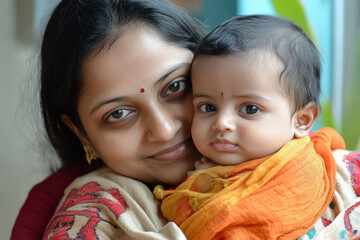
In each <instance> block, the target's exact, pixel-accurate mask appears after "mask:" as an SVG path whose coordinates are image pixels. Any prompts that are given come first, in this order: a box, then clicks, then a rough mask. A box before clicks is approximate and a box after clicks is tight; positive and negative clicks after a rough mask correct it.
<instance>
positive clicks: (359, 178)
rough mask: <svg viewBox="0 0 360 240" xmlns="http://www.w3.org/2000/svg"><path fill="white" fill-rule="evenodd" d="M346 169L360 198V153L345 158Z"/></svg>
mask: <svg viewBox="0 0 360 240" xmlns="http://www.w3.org/2000/svg"><path fill="white" fill-rule="evenodd" d="M345 163H346V167H347V169H348V170H349V172H350V175H351V183H352V186H353V189H354V191H355V193H356V195H358V196H360V152H353V153H350V154H348V155H346V156H345Z"/></svg>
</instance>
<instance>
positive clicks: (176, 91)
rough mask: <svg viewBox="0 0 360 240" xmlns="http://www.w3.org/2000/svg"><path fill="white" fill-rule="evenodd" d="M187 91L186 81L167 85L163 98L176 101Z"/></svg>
mask: <svg viewBox="0 0 360 240" xmlns="http://www.w3.org/2000/svg"><path fill="white" fill-rule="evenodd" d="M187 89H188V82H187V81H184V80H183V81H177V82H173V83H172V84H171V85H169V86H168V87H167V89H166V91H165V93H164V97H166V98H170V100H172V99H178V98H179V97H181V96H182V95H183V94H185V93H186V92H187V91H186V90H187Z"/></svg>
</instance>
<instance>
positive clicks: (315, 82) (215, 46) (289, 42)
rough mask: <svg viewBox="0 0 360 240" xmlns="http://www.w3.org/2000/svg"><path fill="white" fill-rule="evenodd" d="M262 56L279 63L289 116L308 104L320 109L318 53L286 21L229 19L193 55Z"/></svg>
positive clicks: (262, 17) (256, 17)
mask: <svg viewBox="0 0 360 240" xmlns="http://www.w3.org/2000/svg"><path fill="white" fill-rule="evenodd" d="M262 52H264V53H271V54H270V57H273V56H277V57H278V58H279V60H280V61H281V62H282V63H283V65H284V68H283V71H282V73H281V75H280V79H279V81H280V84H281V86H282V90H283V91H284V94H285V96H286V97H287V98H288V99H289V101H290V103H291V106H292V110H293V112H296V111H297V110H299V109H301V108H302V107H303V106H305V105H306V104H308V103H310V102H313V103H315V104H316V105H318V106H320V103H319V101H320V100H319V98H320V93H321V88H320V86H321V85H320V78H321V57H320V53H319V51H318V50H317V48H316V46H315V45H314V44H313V42H312V41H311V40H310V38H309V37H308V36H307V35H306V34H305V33H304V31H303V30H302V29H301V28H300V27H299V26H298V25H296V24H295V23H293V22H292V21H290V20H288V19H286V18H281V17H275V16H269V15H247V16H236V17H233V18H232V19H229V20H227V21H225V22H224V23H223V24H221V25H220V26H218V27H217V28H215V29H214V30H213V31H212V32H210V33H209V34H208V35H207V36H205V37H204V39H203V40H202V41H201V42H200V44H199V46H198V49H197V51H196V55H198V54H205V55H212V56H216V55H234V56H239V57H245V56H249V55H250V54H252V53H254V54H253V55H258V53H260V54H261V53H262ZM267 56H269V55H266V54H265V55H261V56H260V57H262V58H265V57H267ZM195 57H196V56H195Z"/></svg>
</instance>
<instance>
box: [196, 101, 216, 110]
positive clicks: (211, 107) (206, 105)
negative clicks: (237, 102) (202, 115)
mask: <svg viewBox="0 0 360 240" xmlns="http://www.w3.org/2000/svg"><path fill="white" fill-rule="evenodd" d="M199 109H200V111H201V112H215V111H216V107H215V106H214V105H212V104H210V103H204V104H201V105H200V106H199Z"/></svg>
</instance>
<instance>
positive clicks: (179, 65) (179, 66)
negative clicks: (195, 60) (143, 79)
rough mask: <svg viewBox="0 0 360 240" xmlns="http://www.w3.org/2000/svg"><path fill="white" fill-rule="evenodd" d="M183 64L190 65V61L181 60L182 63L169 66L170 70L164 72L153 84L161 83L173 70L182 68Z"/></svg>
mask: <svg viewBox="0 0 360 240" xmlns="http://www.w3.org/2000/svg"><path fill="white" fill-rule="evenodd" d="M184 66H190V63H188V62H182V63H179V64H176V65H175V66H173V67H172V68H170V70H169V71H168V72H167V73H165V74H164V75H163V76H162V77H160V78H159V80H157V81H156V83H155V85H154V86H159V85H161V83H162V82H164V81H165V80H166V79H167V78H168V77H169V75H171V74H172V73H173V72H175V71H177V70H179V69H180V68H183V67H184Z"/></svg>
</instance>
